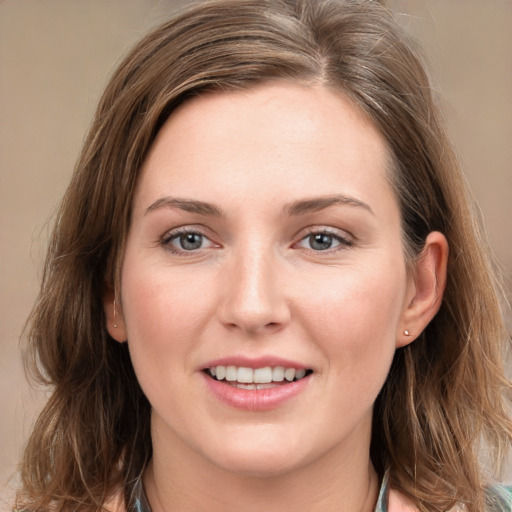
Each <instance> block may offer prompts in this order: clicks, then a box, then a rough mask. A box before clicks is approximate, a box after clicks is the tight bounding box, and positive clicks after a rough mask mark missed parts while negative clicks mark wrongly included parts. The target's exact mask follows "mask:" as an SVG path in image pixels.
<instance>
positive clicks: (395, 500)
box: [387, 489, 418, 512]
mask: <svg viewBox="0 0 512 512" xmlns="http://www.w3.org/2000/svg"><path fill="white" fill-rule="evenodd" d="M387 505H388V506H387V512H418V508H417V507H416V506H415V505H414V504H413V503H412V502H411V501H410V500H409V499H408V498H406V497H405V496H404V495H403V494H401V493H400V492H398V491H397V490H395V489H390V490H389V494H388V503H387Z"/></svg>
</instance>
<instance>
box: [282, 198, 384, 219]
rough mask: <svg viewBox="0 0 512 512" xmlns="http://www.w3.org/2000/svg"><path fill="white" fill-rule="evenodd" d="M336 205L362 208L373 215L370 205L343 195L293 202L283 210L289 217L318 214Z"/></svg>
mask: <svg viewBox="0 0 512 512" xmlns="http://www.w3.org/2000/svg"><path fill="white" fill-rule="evenodd" d="M336 205H348V206H355V207H358V208H363V209H364V210H367V211H368V212H370V213H371V214H372V215H375V214H374V212H373V210H372V209H371V208H370V205H368V204H366V203H365V202H363V201H361V200H360V199H356V198H355V197H349V196H344V195H334V196H323V197H313V198H311V199H304V200H300V201H294V202H293V203H290V204H289V205H287V206H286V207H285V210H286V212H287V213H288V214H289V215H301V214H304V213H309V212H318V211H320V210H324V209H325V208H329V207H330V206H336Z"/></svg>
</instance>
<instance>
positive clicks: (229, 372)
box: [208, 366, 306, 389]
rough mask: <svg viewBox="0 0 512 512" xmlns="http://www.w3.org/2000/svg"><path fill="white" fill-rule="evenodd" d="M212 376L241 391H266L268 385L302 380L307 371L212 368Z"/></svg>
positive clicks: (232, 367) (277, 367) (282, 368)
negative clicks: (231, 383)
mask: <svg viewBox="0 0 512 512" xmlns="http://www.w3.org/2000/svg"><path fill="white" fill-rule="evenodd" d="M208 371H209V373H210V375H211V376H212V377H215V378H216V379H217V380H226V381H228V382H234V383H236V384H235V385H236V387H238V388H241V389H265V388H266V387H269V386H265V385H266V384H270V383H272V382H283V381H284V380H285V379H286V380H287V381H288V382H292V381H293V380H300V379H302V378H304V377H305V376H306V370H305V369H303V368H301V369H299V370H297V369H295V368H284V367H282V366H276V367H274V368H272V367H270V366H265V367H263V368H255V369H252V368H246V367H243V366H240V367H237V366H212V367H211V368H209V369H208Z"/></svg>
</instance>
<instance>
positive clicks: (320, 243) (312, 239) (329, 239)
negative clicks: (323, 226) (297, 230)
mask: <svg viewBox="0 0 512 512" xmlns="http://www.w3.org/2000/svg"><path fill="white" fill-rule="evenodd" d="M308 242H309V246H310V247H311V249H313V250H315V251H325V250H327V249H330V248H331V247H332V246H333V244H335V243H336V240H335V239H334V237H333V236H332V235H328V234H327V233H314V234H312V235H309V236H308Z"/></svg>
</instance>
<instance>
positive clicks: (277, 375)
mask: <svg viewBox="0 0 512 512" xmlns="http://www.w3.org/2000/svg"><path fill="white" fill-rule="evenodd" d="M272 380H273V381H274V382H283V380H284V368H283V367H282V366H276V367H275V368H274V369H273V370H272Z"/></svg>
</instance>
